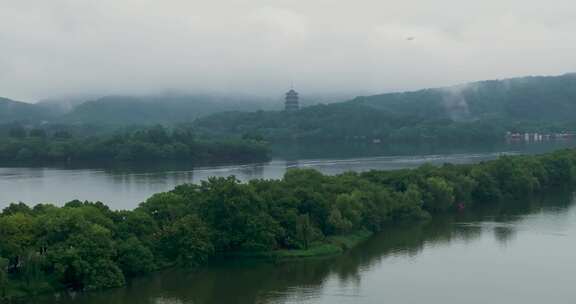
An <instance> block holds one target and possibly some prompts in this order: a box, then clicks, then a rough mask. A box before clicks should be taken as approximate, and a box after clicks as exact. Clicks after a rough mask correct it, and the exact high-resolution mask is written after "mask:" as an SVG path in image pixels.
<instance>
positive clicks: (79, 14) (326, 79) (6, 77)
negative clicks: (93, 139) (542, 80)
mask: <svg viewBox="0 0 576 304" xmlns="http://www.w3.org/2000/svg"><path fill="white" fill-rule="evenodd" d="M575 29H576V2H574V1H573V0H548V1H536V0H535V1H532V0H474V1H469V0H433V1H432V0H402V1H397V0H394V1H393V0H356V1H352V0H205V1H198V0H0V96H5V97H9V98H13V99H19V100H24V101H35V100H37V99H41V98H47V97H57V96H61V95H75V94H84V93H89V94H94V93H96V94H113V93H150V92H157V91H160V90H163V89H181V90H189V91H195V90H203V91H216V92H223V93H231V92H240V93H244V94H262V95H272V96H276V95H278V92H283V91H284V90H286V89H287V88H288V87H289V86H290V84H291V83H294V85H295V86H296V88H297V89H299V90H300V91H301V92H304V93H305V92H308V93H322V92H330V93H340V92H342V93H347V92H354V93H356V92H360V93H375V92H387V91H396V90H405V89H416V88H422V87H431V86H441V85H448V84H457V83H462V82H467V81H472V80H482V79H494V78H506V77H512V76H520V75H535V74H537V75H549V74H562V73H566V72H572V71H576V34H575Z"/></svg>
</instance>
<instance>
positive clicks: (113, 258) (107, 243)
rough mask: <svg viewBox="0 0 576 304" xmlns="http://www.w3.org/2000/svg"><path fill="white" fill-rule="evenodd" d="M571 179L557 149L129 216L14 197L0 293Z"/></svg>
mask: <svg viewBox="0 0 576 304" xmlns="http://www.w3.org/2000/svg"><path fill="white" fill-rule="evenodd" d="M575 183H576V151H575V150H562V151H557V152H554V153H550V154H545V155H539V156H513V157H510V156H506V157H502V158H500V159H498V160H495V161H489V162H484V163H480V164H474V165H444V166H441V167H435V166H431V165H425V166H422V167H420V168H418V169H414V170H398V171H369V172H365V173H354V172H349V173H344V174H340V175H336V176H326V175H323V174H321V173H319V172H317V171H314V170H309V169H304V170H291V171H288V172H287V173H286V174H285V176H284V178H283V179H281V180H253V181H250V182H248V183H240V182H239V181H238V180H237V179H236V178H234V177H228V178H211V179H209V180H207V181H203V182H201V184H199V185H194V184H187V185H181V186H178V187H176V188H175V189H174V190H173V191H170V192H166V193H159V194H156V195H154V196H152V197H151V198H149V199H148V200H146V201H145V202H143V203H141V204H140V206H139V207H138V208H137V209H135V210H133V211H113V210H110V209H109V208H108V207H107V206H105V205H104V204H102V203H91V202H80V201H73V202H69V203H67V204H66V205H65V206H63V207H55V206H52V205H37V206H35V207H33V208H30V207H28V206H27V205H24V204H12V205H10V206H9V207H7V208H5V209H4V210H3V212H2V214H1V215H0V240H1V241H0V266H2V267H0V270H1V271H0V283H1V285H0V291H1V292H2V294H3V295H4V296H5V297H7V296H8V295H17V294H26V293H28V294H29V293H35V292H42V291H47V290H52V289H59V288H71V289H75V290H89V289H98V288H106V287H114V286H121V285H123V284H124V283H125V281H126V279H127V278H129V277H132V276H135V275H138V274H143V273H147V272H150V271H152V270H154V269H159V268H163V267H169V266H172V265H185V266H188V267H194V266H198V265H201V264H203V263H205V262H206V261H207V260H208V259H209V258H210V257H211V256H214V255H218V254H233V253H247V252H263V253H266V252H271V251H281V252H284V255H287V256H289V254H286V250H298V251H299V253H298V255H299V256H305V255H306V254H305V253H302V252H303V251H305V250H310V251H309V252H311V253H313V252H319V253H322V252H327V251H330V250H326V247H325V245H326V243H327V242H328V241H329V240H330V239H334V238H338V237H339V236H343V235H347V234H354V233H356V232H359V231H364V232H368V233H369V232H377V231H382V230H386V229H387V227H390V224H393V223H398V222H405V223H410V222H413V221H414V220H418V219H423V218H427V217H429V216H434V215H435V214H442V213H446V212H454V211H457V210H461V209H462V208H468V207H469V206H472V205H481V204H483V203H487V202H491V201H498V200H501V199H503V198H506V199H522V198H526V197H528V196H530V195H533V194H535V193H537V192H541V191H544V190H546V189H551V188H554V187H559V186H562V187H573V186H574V185H575Z"/></svg>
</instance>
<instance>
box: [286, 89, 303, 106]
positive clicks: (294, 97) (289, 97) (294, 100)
mask: <svg viewBox="0 0 576 304" xmlns="http://www.w3.org/2000/svg"><path fill="white" fill-rule="evenodd" d="M299 109H300V102H299V101H298V92H296V91H294V89H290V91H288V93H286V101H285V102H284V110H285V111H287V112H293V111H298V110H299Z"/></svg>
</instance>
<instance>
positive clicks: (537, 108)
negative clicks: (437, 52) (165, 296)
mask: <svg viewBox="0 0 576 304" xmlns="http://www.w3.org/2000/svg"><path fill="white" fill-rule="evenodd" d="M302 96H304V98H303V99H302V100H301V104H302V105H303V106H304V107H303V108H302V109H301V110H300V111H298V112H297V113H293V114H287V113H284V112H282V111H280V109H282V94H279V95H278V96H277V97H276V98H261V97H260V98H259V97H250V96H234V95H230V96H218V95H210V94H183V93H163V94H156V95H148V96H120V95H117V96H105V97H101V98H92V99H88V100H85V99H81V98H75V99H73V98H68V99H62V100H50V101H43V102H39V103H37V104H29V103H23V102H18V101H13V100H9V99H0V123H8V122H24V123H36V124H38V123H40V122H43V123H56V124H75V125H77V124H92V125H94V124H106V125H111V126H123V125H152V124H165V125H170V124H177V123H182V122H192V121H196V122H195V126H196V127H197V128H198V129H199V130H202V132H204V133H206V134H210V135H234V136H244V135H247V134H248V135H250V134H251V135H254V136H263V137H265V138H267V139H278V138H283V139H287V138H324V139H350V138H374V139H391V138H394V139H402V138H434V137H438V134H445V135H444V136H443V137H453V136H462V135H466V136H468V135H469V134H462V133H463V131H462V128H465V129H466V128H467V130H468V131H469V132H472V131H470V130H472V129H474V131H473V133H482V134H484V133H488V134H489V136H501V133H503V132H505V131H506V130H509V129H511V128H512V129H513V128H516V127H518V126H522V127H526V126H529V127H530V128H532V129H534V128H536V129H538V128H548V129H554V128H555V129H562V128H567V127H569V126H571V125H572V124H573V122H574V121H576V119H575V118H574V113H576V74H565V75H561V76H552V77H522V78H513V79H506V80H490V81H480V82H474V83H469V84H463V85H457V86H452V87H445V88H435V89H424V90H419V91H413V92H399V93H386V94H379V95H372V96H359V97H356V98H353V99H349V100H348V101H342V100H343V99H344V98H343V97H340V98H338V97H336V96H330V95H326V96H320V95H317V96H310V95H308V96H307V95H306V92H303V94H302ZM328 96H330V97H331V98H333V99H328ZM328 100H333V101H338V102H332V103H326V104H319V103H320V102H327V101H328ZM476 128H481V129H476ZM449 133H450V134H453V135H451V136H447V134H449ZM474 136H476V135H474Z"/></svg>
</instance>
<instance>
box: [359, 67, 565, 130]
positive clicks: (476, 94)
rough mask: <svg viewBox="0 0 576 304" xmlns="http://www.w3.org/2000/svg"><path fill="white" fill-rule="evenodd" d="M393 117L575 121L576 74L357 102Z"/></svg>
mask: <svg viewBox="0 0 576 304" xmlns="http://www.w3.org/2000/svg"><path fill="white" fill-rule="evenodd" d="M351 102H352V103H357V104H362V105H367V106H370V107H374V108H377V109H380V110H383V111H387V112H389V113H391V114H393V115H414V116H418V117H422V118H425V117H430V118H446V117H447V118H452V119H454V120H457V121H462V120H476V119H495V118H497V119H510V120H519V121H544V122H552V121H573V120H574V113H576V74H566V75H562V76H552V77H543V76H540V77H523V78H513V79H506V80H490V81H481V82H474V83H470V84H465V85H459V86H453V87H448V88H440V89H427V90H421V91H416V92H406V93H391V94H381V95H374V96H367V97H357V98H356V99H354V100H352V101H351Z"/></svg>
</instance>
